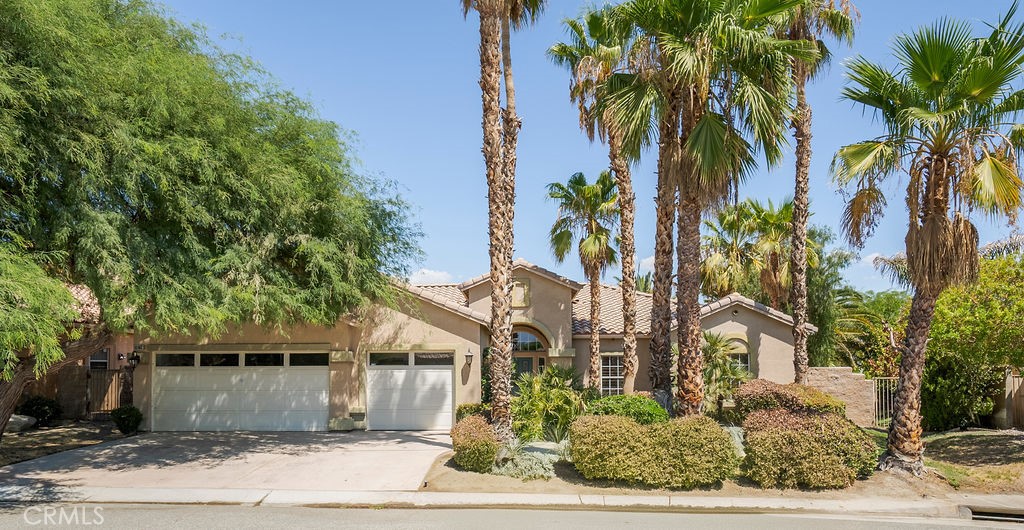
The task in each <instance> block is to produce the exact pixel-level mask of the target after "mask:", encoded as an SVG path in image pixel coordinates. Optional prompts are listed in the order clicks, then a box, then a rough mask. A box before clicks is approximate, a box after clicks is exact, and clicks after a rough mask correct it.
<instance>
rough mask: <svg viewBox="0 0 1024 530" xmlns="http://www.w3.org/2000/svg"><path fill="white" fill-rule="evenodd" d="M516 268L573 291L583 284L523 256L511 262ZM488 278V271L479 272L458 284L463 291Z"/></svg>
mask: <svg viewBox="0 0 1024 530" xmlns="http://www.w3.org/2000/svg"><path fill="white" fill-rule="evenodd" d="M516 269H526V270H528V271H531V272H533V273H535V274H538V275H540V276H544V277H545V278H548V279H550V280H552V281H555V282H557V283H560V284H562V285H565V286H566V287H568V288H570V289H572V290H574V291H579V290H580V289H582V288H583V284H582V283H580V282H577V281H574V280H570V279H569V278H566V277H565V276H562V275H561V274H558V273H557V272H554V271H550V270H548V269H545V268H544V267H541V266H539V265H534V264H533V263H530V262H529V261H526V260H525V259H523V258H516V259H515V261H513V262H512V270H513V271H514V270H516ZM490 279H491V274H490V273H486V274H481V275H480V276H477V277H475V278H470V279H468V280H466V281H464V282H462V283H460V284H459V289H462V290H463V291H465V290H466V289H469V288H471V287H475V286H477V285H480V284H481V283H484V282H486V281H488V280H490Z"/></svg>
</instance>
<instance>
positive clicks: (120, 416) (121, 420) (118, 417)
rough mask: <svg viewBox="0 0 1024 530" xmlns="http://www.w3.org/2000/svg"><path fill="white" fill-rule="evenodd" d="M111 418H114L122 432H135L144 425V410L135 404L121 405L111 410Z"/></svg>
mask: <svg viewBox="0 0 1024 530" xmlns="http://www.w3.org/2000/svg"><path fill="white" fill-rule="evenodd" d="M110 419H112V420H114V425H116V426H117V430H119V431H121V434H135V433H137V432H139V425H142V411H141V410H139V409H137V408H136V407H135V406H134V405H121V406H120V407H117V408H116V409H114V410H112V411H110Z"/></svg>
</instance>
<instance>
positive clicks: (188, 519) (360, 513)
mask: <svg viewBox="0 0 1024 530" xmlns="http://www.w3.org/2000/svg"><path fill="white" fill-rule="evenodd" d="M83 526H87V527H91V528H146V529H161V528H173V529H176V530H181V529H188V528H203V529H217V528H231V529H235V528H292V529H297V528H326V527H332V528H374V529H377V528H388V529H420V528H423V529H435V528H436V529H453V528H454V529H461V528H467V529H470V528H471V529H481V528H482V529H487V530H500V529H506V528H508V529H515V530H523V529H530V528H558V529H576V528H578V529H586V530H595V529H603V528H630V529H641V528H702V529H705V528H706V529H711V528H714V529H733V528H735V529H740V530H752V529H760V528H767V529H774V528H785V529H821V528H828V529H861V528H872V529H878V528H894V529H903V528H906V529H925V528H1020V527H1019V526H1018V525H1013V524H1009V525H1005V524H995V523H983V522H975V521H968V520H962V519H923V518H883V517H853V516H850V517H847V516H837V515H810V514H808V515H788V514H787V515H780V514H743V513H656V512H655V513H651V512H646V513H642V512H622V511H614V512H613V511H575V510H574V511H569V510H565V511H551V510H524V509H517V510H507V509H492V510H486V509H455V510H447V509H445V510H441V509H372V508H364V509H352V508H346V509H342V508H321V507H316V508H313V507H266V506H205V505H126V504H112V505H92V504H65V505H8V506H3V507H2V508H0V528H41V527H42V528H48V527H65V528H67V527H83Z"/></svg>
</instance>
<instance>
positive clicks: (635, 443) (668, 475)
mask: <svg viewBox="0 0 1024 530" xmlns="http://www.w3.org/2000/svg"><path fill="white" fill-rule="evenodd" d="M569 454H570V456H571V457H572V461H573V465H574V466H576V470H577V471H579V472H580V474H581V475H583V477H584V478H587V479H591V480H593V479H607V480H616V481H623V482H628V483H630V484H646V485H648V486H654V487H660V488H673V489H690V488H696V487H701V486H711V485H715V484H720V483H721V482H722V481H724V480H725V479H727V478H729V477H730V476H732V475H733V474H734V473H735V471H736V467H737V465H738V464H739V457H738V456H737V455H736V451H735V449H734V448H733V444H732V440H731V439H730V437H729V434H728V433H727V432H726V431H725V430H724V429H722V428H721V427H720V426H719V425H718V424H717V423H715V421H714V420H712V419H710V418H707V417H704V416H694V417H687V418H680V419H676V420H672V421H670V422H664V423H654V424H651V425H641V424H639V423H637V422H636V421H633V420H632V419H630V418H626V417H623V416H615V415H613V416H583V417H581V418H579V419H577V420H576V421H575V422H573V424H572V427H571V429H570V435H569Z"/></svg>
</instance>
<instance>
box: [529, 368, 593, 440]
mask: <svg viewBox="0 0 1024 530" xmlns="http://www.w3.org/2000/svg"><path fill="white" fill-rule="evenodd" d="M516 387H517V390H518V395H517V396H515V397H514V398H512V430H513V431H515V433H516V436H517V437H519V439H520V440H522V441H524V442H529V441H533V440H541V439H544V440H549V441H553V442H561V441H562V440H564V439H565V437H566V436H567V435H568V434H569V426H570V425H572V422H573V420H575V419H576V417H577V416H579V415H580V414H581V413H582V412H583V407H584V405H583V403H584V402H583V396H582V393H581V388H580V386H579V375H578V374H576V372H575V371H574V370H570V369H565V368H559V367H554V366H552V367H549V368H548V369H547V370H545V371H544V372H542V373H540V374H538V375H533V374H523V375H521V376H519V380H518V381H516Z"/></svg>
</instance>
